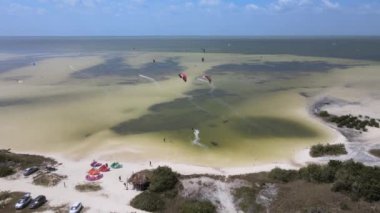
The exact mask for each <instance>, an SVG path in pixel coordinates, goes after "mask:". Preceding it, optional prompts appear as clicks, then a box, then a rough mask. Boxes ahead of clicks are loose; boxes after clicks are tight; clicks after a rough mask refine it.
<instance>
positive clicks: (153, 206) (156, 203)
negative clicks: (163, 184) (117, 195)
mask: <svg viewBox="0 0 380 213" xmlns="http://www.w3.org/2000/svg"><path fill="white" fill-rule="evenodd" d="M131 206H132V207H134V208H136V209H141V210H144V211H149V212H155V211H159V210H161V209H164V207H165V203H164V201H163V200H162V199H161V197H160V196H159V195H158V194H156V193H154V192H150V191H144V192H142V193H141V194H139V195H137V196H136V197H135V198H133V199H132V201H131Z"/></svg>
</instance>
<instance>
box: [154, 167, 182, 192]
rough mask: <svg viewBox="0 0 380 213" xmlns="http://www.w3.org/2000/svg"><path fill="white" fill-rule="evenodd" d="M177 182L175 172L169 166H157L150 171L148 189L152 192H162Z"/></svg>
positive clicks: (171, 187)
mask: <svg viewBox="0 0 380 213" xmlns="http://www.w3.org/2000/svg"><path fill="white" fill-rule="evenodd" d="M177 182H178V178H177V174H176V173H175V172H173V171H172V169H171V168H169V167H166V166H164V167H158V168H157V169H155V170H154V171H153V173H152V178H151V181H150V185H149V190H150V191H152V192H164V191H167V190H171V189H173V188H174V187H175V185H176V184H177Z"/></svg>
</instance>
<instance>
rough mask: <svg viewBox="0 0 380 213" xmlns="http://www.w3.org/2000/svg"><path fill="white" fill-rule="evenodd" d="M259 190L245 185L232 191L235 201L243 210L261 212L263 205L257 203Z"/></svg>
mask: <svg viewBox="0 0 380 213" xmlns="http://www.w3.org/2000/svg"><path fill="white" fill-rule="evenodd" d="M257 193H258V190H257V189H255V188H252V187H247V186H243V187H240V188H237V189H235V190H234V191H233V192H232V195H233V196H234V201H235V203H236V205H237V206H238V207H239V209H240V210H242V211H243V212H260V210H262V209H263V207H262V206H260V205H259V204H257V203H256V202H254V201H256V195H257Z"/></svg>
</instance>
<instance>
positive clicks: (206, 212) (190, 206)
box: [180, 200, 216, 213]
mask: <svg viewBox="0 0 380 213" xmlns="http://www.w3.org/2000/svg"><path fill="white" fill-rule="evenodd" d="M180 212H181V213H215V212H216V208H215V206H214V205H213V204H212V203H211V202H210V201H197V200H187V201H185V202H184V203H182V205H181V207H180Z"/></svg>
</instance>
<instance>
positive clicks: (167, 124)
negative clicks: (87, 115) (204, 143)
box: [111, 89, 239, 134]
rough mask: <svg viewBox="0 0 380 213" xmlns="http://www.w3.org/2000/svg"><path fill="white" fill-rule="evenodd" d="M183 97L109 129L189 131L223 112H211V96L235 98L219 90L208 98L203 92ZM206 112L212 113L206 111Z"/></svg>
mask: <svg viewBox="0 0 380 213" xmlns="http://www.w3.org/2000/svg"><path fill="white" fill-rule="evenodd" d="M186 95H189V96H191V97H189V98H178V99H175V100H173V101H170V102H166V103H160V104H156V105H153V106H151V107H150V108H149V111H150V113H148V114H146V115H143V116H141V117H139V118H137V119H133V120H129V121H125V122H122V123H120V124H118V125H116V126H114V127H112V128H111V129H112V130H113V131H114V132H116V133H118V134H136V133H144V132H155V131H170V130H179V129H191V128H194V127H196V126H199V125H200V124H202V123H204V122H205V121H208V120H210V119H215V118H217V117H218V115H219V114H222V113H223V112H224V111H225V110H226V109H225V108H223V107H220V106H219V108H215V101H214V99H213V96H214V97H225V98H234V100H238V98H239V97H238V96H235V95H233V94H229V93H227V92H224V91H223V90H215V91H214V92H213V93H212V94H211V93H209V90H207V89H199V90H193V91H191V92H189V93H187V94H186ZM212 95H213V96H212ZM198 104H199V105H200V107H205V108H206V110H202V109H200V108H197V107H195V105H198ZM216 106H218V105H216ZM210 108H212V109H213V110H212V111H211V110H210V111H207V109H210Z"/></svg>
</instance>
